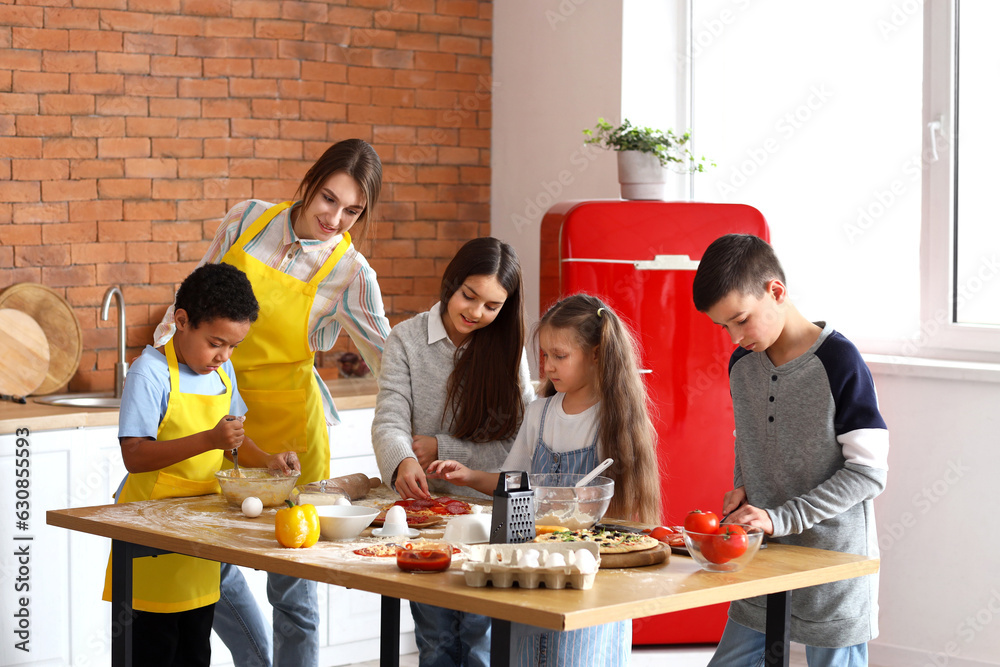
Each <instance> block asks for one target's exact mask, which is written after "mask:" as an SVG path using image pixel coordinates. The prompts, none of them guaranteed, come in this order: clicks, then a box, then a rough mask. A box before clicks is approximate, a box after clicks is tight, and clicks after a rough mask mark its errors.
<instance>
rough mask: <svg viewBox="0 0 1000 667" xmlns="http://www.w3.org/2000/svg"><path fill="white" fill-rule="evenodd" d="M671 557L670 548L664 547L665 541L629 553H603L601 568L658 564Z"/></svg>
mask: <svg viewBox="0 0 1000 667" xmlns="http://www.w3.org/2000/svg"><path fill="white" fill-rule="evenodd" d="M669 558H670V549H666V548H664V546H663V543H660V544H657V545H656V546H655V547H653V548H652V549H645V550H643V551H633V552H632V553H627V554H601V569H602V570H605V569H613V568H620V567H643V566H646V565H656V564H657V563H662V562H663V561H665V560H668V559H669Z"/></svg>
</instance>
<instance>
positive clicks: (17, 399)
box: [0, 394, 28, 405]
mask: <svg viewBox="0 0 1000 667" xmlns="http://www.w3.org/2000/svg"><path fill="white" fill-rule="evenodd" d="M0 401H10V402H11V403H20V404H21V405H25V404H26V403H27V402H28V399H26V398H25V397H24V396H11V395H10V394H0Z"/></svg>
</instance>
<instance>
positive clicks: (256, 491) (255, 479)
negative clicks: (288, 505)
mask: <svg viewBox="0 0 1000 667" xmlns="http://www.w3.org/2000/svg"><path fill="white" fill-rule="evenodd" d="M240 473H241V475H242V476H240V477H234V476H233V470H231V469H230V470H217V471H216V473H215V479H217V480H218V481H219V487H220V488H221V489H222V495H223V496H225V497H226V500H227V501H229V504H230V505H232V506H234V507H240V506H242V505H243V501H244V500H246V499H247V498H250V497H251V496H252V497H255V498H260V502H261V503H262V504H263V505H264V507H277V506H278V505H282V504H284V502H285V499H286V498H288V494H289V493H291V492H292V488H293V487H294V486H295V482H296V480H298V478H299V473H298V471H292V473H291V474H289V475H286V474H284V473H282V472H280V471H277V470H268V469H267V468H242V467H241V468H240Z"/></svg>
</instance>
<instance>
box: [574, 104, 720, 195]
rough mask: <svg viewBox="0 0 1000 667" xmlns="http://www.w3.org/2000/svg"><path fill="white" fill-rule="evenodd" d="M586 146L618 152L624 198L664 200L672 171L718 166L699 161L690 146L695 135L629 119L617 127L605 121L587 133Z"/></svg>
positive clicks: (584, 132) (598, 121)
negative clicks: (662, 128)
mask: <svg viewBox="0 0 1000 667" xmlns="http://www.w3.org/2000/svg"><path fill="white" fill-rule="evenodd" d="M583 134H584V135H585V136H586V137H587V138H586V139H585V140H584V143H586V144H596V145H598V146H601V147H602V148H608V149H610V150H613V151H616V152H617V153H618V181H619V183H621V190H622V199H662V198H663V193H664V189H665V187H666V183H667V174H666V172H667V171H668V170H670V171H674V172H677V173H680V174H690V173H693V172H697V171H705V167H706V165H708V166H713V167H714V166H715V163H714V162H711V161H709V160H706V159H705V157H700V158H696V157H695V156H694V154H692V153H691V150H690V149H689V148H688V144H689V143H690V141H691V133H690V132H685V133H684V134H682V135H680V136H678V135H676V134H674V132H673V130H667V131H665V132H664V131H663V130H654V129H652V128H650V127H644V126H639V125H633V124H632V123H631V122H630V121H629V120H628V119H627V118H626V119H625V120H624V121H622V124H621V125H619V126H617V127H615V126H613V125H612V124H611V123H609V122H607V121H606V120H604V119H603V118H599V119H598V120H597V126H596V127H595V128H594V129H593V130H584V131H583Z"/></svg>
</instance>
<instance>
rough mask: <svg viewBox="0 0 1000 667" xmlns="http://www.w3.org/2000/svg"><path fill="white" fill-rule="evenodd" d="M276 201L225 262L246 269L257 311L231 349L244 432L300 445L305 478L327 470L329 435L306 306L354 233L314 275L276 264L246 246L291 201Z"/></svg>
mask: <svg viewBox="0 0 1000 667" xmlns="http://www.w3.org/2000/svg"><path fill="white" fill-rule="evenodd" d="M294 203H295V202H290V201H286V202H283V203H281V204H276V205H275V206H272V207H271V208H269V209H268V210H267V211H265V212H264V214H263V215H262V216H260V217H259V218H257V220H256V221H254V223H253V224H252V225H250V227H249V228H248V229H247V230H246V231H245V232H243V234H242V235H240V237H239V239H237V240H236V243H234V244H233V246H232V247H231V248H230V249H229V252H227V253H226V255H225V257H223V258H222V261H223V262H226V263H227V264H232V265H233V266H235V267H236V268H238V269H241V270H242V271H243V272H244V273H246V274H247V278H249V279H250V284H251V285H253V292H254V295H255V296H256V297H257V301H258V302H259V303H260V316H259V317H258V318H257V321H256V322H254V323H253V325H252V326H251V327H250V332H249V333H248V334H247V337H246V339H245V340H244V341H243V342H242V343H240V346H239V347H238V348H237V349H236V351H235V352H234V353H233V357H232V362H233V366H234V367H235V368H236V378H237V382H238V384H239V387H240V396H242V397H243V401H244V402H245V403H246V404H247V421H246V424H245V425H244V428H245V429H246V433H247V435H248V436H249V437H250V438H252V439H253V441H254V442H255V443H256V444H257V446H258V447H260V448H261V449H263V450H264V451H266V452H270V453H272V454H277V453H279V452H295V453H296V454H297V455H298V457H299V461H300V463H301V464H302V475H301V476H300V477H299V483H300V484H307V483H309V482H315V481H317V480H320V479H326V478H327V477H329V476H330V437H329V436H330V434H329V431H328V430H327V424H326V416H325V414H324V412H323V398H322V395H321V394H320V390H319V386H318V384H317V382H316V374H315V373H314V372H313V363H314V360H315V355H314V353H313V352H312V350H310V349H309V313H310V311H311V310H312V305H313V300H314V299H315V297H316V290H317V287H318V286H319V283H320V282H321V281H322V280H323V279H324V278H326V276H327V275H328V274H329V273H330V271H332V270H333V267H334V266H336V264H337V262H338V261H340V258H341V257H343V256H344V253H345V252H346V251H347V249H348V248H349V247H350V245H351V236H350V234H346V233H345V234H344V238H343V240H341V242H340V243H339V244H338V245H337V247H336V248H334V250H333V253H332V254H331V255H330V257H329V258H328V259H327V260H326V263H324V264H323V266H321V267H320V268H319V270H318V271H317V272H316V275H314V276H313V277H312V279H311V280H310V281H309V282H303V281H301V280H299V279H298V278H295V277H293V276H290V275H288V274H286V273H282V272H281V271H279V270H278V269H272V268H271V267H269V266H267V265H266V264H264V263H263V262H261V261H260V260H258V259H256V258H254V257H251V256H250V255H249V254H247V253H246V252H245V251H244V250H243V248H244V246H246V244H247V243H248V242H249V241H251V240H252V239H253V238H254V237H255V236H257V235H258V234H259V233H260V232H261V231H262V230H263V229H264V227H265V226H266V225H267V223H269V222H270V221H271V220H272V219H273V218H274V216H276V215H277V214H278V213H280V212H281V211H284V210H285V209H286V208H288V207H290V206H292V205H293V204H294Z"/></svg>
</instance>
